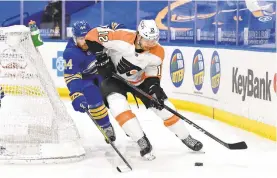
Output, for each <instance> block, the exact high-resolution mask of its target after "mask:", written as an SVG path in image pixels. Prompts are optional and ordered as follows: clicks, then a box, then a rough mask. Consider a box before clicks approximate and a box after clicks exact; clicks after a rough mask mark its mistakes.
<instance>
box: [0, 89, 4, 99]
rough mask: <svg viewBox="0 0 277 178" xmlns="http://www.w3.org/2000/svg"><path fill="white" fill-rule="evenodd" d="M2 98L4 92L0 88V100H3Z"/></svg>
mask: <svg viewBox="0 0 277 178" xmlns="http://www.w3.org/2000/svg"><path fill="white" fill-rule="evenodd" d="M4 96H5V93H4V90H3V88H2V87H1V86H0V100H1V99H2V98H4Z"/></svg>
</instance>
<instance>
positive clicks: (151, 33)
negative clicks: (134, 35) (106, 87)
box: [138, 20, 160, 41]
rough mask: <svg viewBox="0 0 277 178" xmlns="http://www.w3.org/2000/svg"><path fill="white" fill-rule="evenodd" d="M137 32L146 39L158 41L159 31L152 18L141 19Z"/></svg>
mask: <svg viewBox="0 0 277 178" xmlns="http://www.w3.org/2000/svg"><path fill="white" fill-rule="evenodd" d="M138 32H139V34H140V36H142V37H143V38H144V39H146V40H155V41H159V36H160V32H159V28H158V27H157V25H156V22H155V21H154V20H141V21H140V23H139V26H138Z"/></svg>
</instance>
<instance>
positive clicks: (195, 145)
mask: <svg viewBox="0 0 277 178" xmlns="http://www.w3.org/2000/svg"><path fill="white" fill-rule="evenodd" d="M182 142H183V143H184V144H185V145H186V146H187V147H189V148H190V149H192V150H193V151H200V150H201V149H202V147H203V144H202V143H201V142H200V141H198V140H196V139H194V138H192V137H191V136H190V135H189V136H188V137H187V138H186V139H183V140H182Z"/></svg>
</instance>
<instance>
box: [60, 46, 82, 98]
mask: <svg viewBox="0 0 277 178" xmlns="http://www.w3.org/2000/svg"><path fill="white" fill-rule="evenodd" d="M63 58H64V60H65V64H64V80H65V83H66V85H67V88H68V90H69V91H70V94H73V93H76V92H82V89H83V87H82V75H81V68H80V64H81V59H80V56H79V57H78V55H77V54H76V53H74V51H72V50H66V51H65V52H64V54H63Z"/></svg>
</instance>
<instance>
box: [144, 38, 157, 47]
mask: <svg viewBox="0 0 277 178" xmlns="http://www.w3.org/2000/svg"><path fill="white" fill-rule="evenodd" d="M141 40H142V43H143V44H144V45H145V46H148V47H154V46H156V45H157V44H158V41H159V38H155V39H147V38H143V37H142V39H141Z"/></svg>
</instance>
